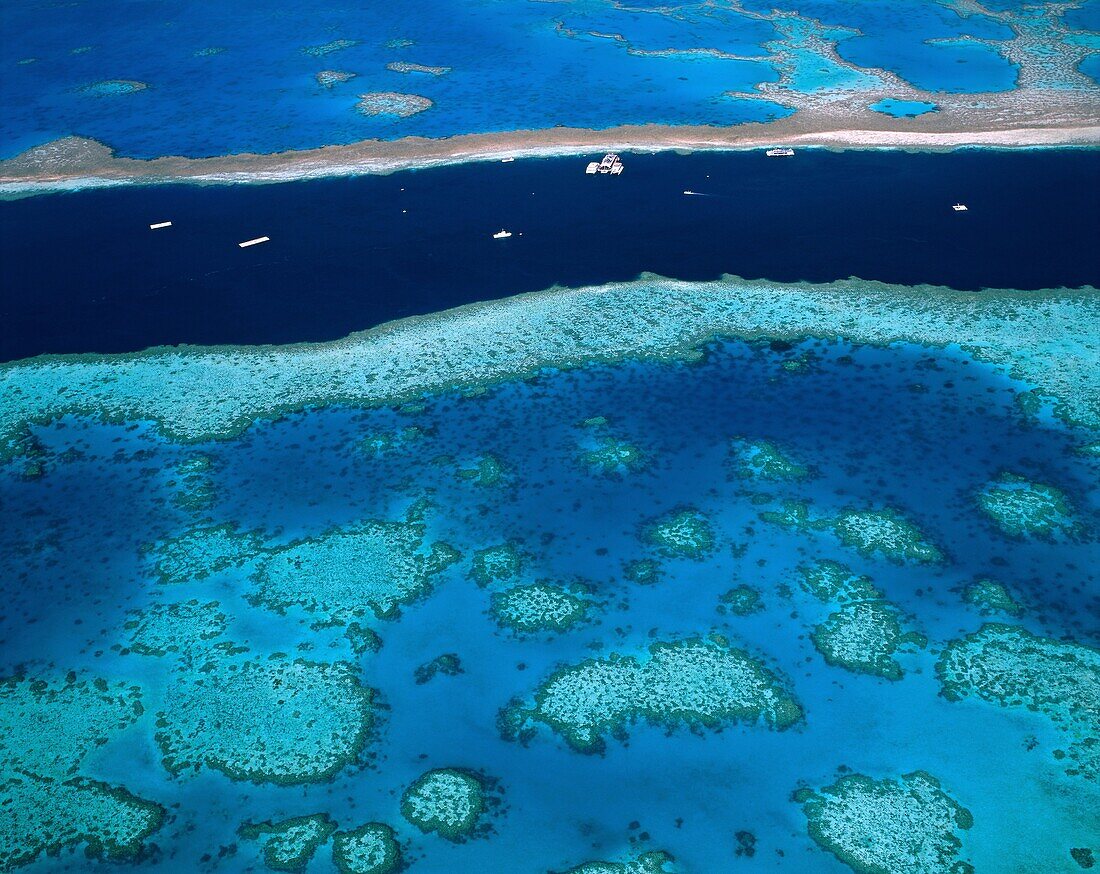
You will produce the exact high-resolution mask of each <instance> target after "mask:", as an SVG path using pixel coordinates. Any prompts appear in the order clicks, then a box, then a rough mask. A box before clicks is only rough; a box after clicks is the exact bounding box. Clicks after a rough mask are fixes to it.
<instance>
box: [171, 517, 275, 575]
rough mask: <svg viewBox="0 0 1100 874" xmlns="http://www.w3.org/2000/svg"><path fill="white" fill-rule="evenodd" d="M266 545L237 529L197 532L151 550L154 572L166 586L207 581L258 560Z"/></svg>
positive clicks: (223, 527) (214, 528)
mask: <svg viewBox="0 0 1100 874" xmlns="http://www.w3.org/2000/svg"><path fill="white" fill-rule="evenodd" d="M262 548H263V541H262V540H261V539H260V537H259V536H258V535H257V534H254V533H252V532H239V531H238V530H237V526H236V525H230V524H226V525H213V526H210V527H206V528H193V529H191V530H190V531H187V532H185V533H183V534H181V535H179V536H178V537H173V538H170V539H168V540H161V541H159V542H157V543H155V544H153V546H152V547H151V548H150V554H151V557H152V559H153V571H154V573H155V574H156V576H157V578H158V580H159V581H160V582H161V583H162V584H164V585H170V584H172V583H186V582H190V581H192V580H204V579H206V578H207V577H209V576H210V575H211V574H216V573H220V572H221V571H224V570H229V569H231V568H238V567H241V566H242V565H244V564H246V563H247V562H249V561H251V560H252V559H253V558H255V557H256V556H257V555H258V554H259V553H260V551H261V550H262Z"/></svg>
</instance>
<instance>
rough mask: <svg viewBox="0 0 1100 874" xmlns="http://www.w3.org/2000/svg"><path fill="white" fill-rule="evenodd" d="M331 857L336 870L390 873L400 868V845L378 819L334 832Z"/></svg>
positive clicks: (359, 873) (348, 873)
mask: <svg viewBox="0 0 1100 874" xmlns="http://www.w3.org/2000/svg"><path fill="white" fill-rule="evenodd" d="M332 861H333V864H335V865H336V869H337V870H338V871H339V872H340V874H393V872H395V871H400V870H401V848H400V847H399V846H398V844H397V838H396V837H395V835H394V831H393V829H392V828H390V827H389V826H388V825H385V824H384V823H380V822H368V823H366V824H365V825H361V826H359V828H357V829H353V830H352V831H347V832H337V834H336V837H335V838H333V841H332Z"/></svg>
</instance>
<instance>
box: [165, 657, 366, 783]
mask: <svg viewBox="0 0 1100 874" xmlns="http://www.w3.org/2000/svg"><path fill="white" fill-rule="evenodd" d="M372 699H373V692H372V691H371V690H370V689H368V688H366V687H365V686H363V685H361V684H360V682H359V679H358V676H357V672H356V671H355V669H354V668H352V666H351V665H347V664H343V663H334V664H321V663H316V662H309V661H306V660H304V659H295V660H291V659H289V658H286V657H278V656H272V657H271V658H268V659H265V660H259V659H253V660H247V661H246V660H242V658H241V657H236V658H227V657H225V656H223V655H220V654H218V655H216V656H212V657H211V658H210V659H209V660H208V661H207V662H206V663H205V664H203V665H201V666H195V667H194V668H193V669H188V670H186V671H180V672H177V673H175V674H174V675H173V676H172V680H171V683H170V684H169V687H168V689H167V690H166V691H165V694H164V701H163V710H161V712H159V713H158V714H157V732H156V741H157V745H158V746H159V747H160V750H161V753H162V755H163V763H164V766H165V768H167V769H168V770H169V771H170V772H171V773H172V774H180V773H183V772H184V771H186V770H197V769H199V768H200V767H203V766H206V767H209V768H213V769H215V770H218V771H221V772H222V773H224V774H226V775H228V776H229V777H231V778H232V779H234V780H251V781H254V782H257V783H260V782H270V783H278V784H282V785H292V784H297V783H312V782H321V781H324V780H327V779H328V778H330V777H332V776H333V775H334V774H336V773H337V772H338V771H340V770H342V769H343V768H345V767H347V766H348V765H351V764H354V763H355V762H356V761H358V759H359V755H360V753H362V751H363V749H364V747H365V746H366V743H367V740H368V737H369V734H370V729H371V727H372V725H373V722H374V709H373V707H372Z"/></svg>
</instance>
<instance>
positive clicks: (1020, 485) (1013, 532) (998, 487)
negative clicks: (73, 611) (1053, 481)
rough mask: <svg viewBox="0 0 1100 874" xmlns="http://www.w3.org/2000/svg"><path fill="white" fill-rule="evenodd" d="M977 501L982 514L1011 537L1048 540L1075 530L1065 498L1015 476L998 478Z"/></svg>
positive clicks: (979, 494) (1047, 488) (1054, 490)
mask: <svg viewBox="0 0 1100 874" xmlns="http://www.w3.org/2000/svg"><path fill="white" fill-rule="evenodd" d="M977 501H978V507H979V508H980V509H981V511H982V512H983V513H985V515H986V516H988V517H989V518H990V519H991V520H992V522H993V524H994V525H996V526H997V527H998V528H999V529H1000V530H1001V531H1003V532H1004V533H1005V534H1007V535H1009V536H1010V537H1038V538H1043V539H1048V540H1049V539H1052V538H1054V537H1055V536H1056V535H1070V536H1072V535H1074V534H1075V533H1076V532H1077V529H1078V526H1077V524H1076V522H1075V521H1074V512H1073V507H1072V505H1071V504H1070V502H1069V498H1067V497H1066V496H1065V494H1063V493H1062V492H1061V491H1059V490H1058V489H1056V488H1055V487H1054V486H1048V485H1044V484H1043V483H1037V482H1032V481H1031V480H1028V479H1026V478H1024V477H1022V476H1016V475H1015V474H1011V473H1004V474H1001V476H1000V477H998V478H997V479H996V480H994V481H993V482H991V483H990V484H989V485H987V486H986V487H985V488H984V489H983V490H982V491H981V492H979V493H978V497H977Z"/></svg>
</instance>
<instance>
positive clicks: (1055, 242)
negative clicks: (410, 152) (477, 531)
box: [0, 149, 1100, 360]
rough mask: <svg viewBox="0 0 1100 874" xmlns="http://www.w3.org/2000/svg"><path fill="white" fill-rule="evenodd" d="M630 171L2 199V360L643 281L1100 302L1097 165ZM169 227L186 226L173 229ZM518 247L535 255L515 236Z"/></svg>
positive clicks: (723, 161) (644, 162)
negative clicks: (987, 291)
mask: <svg viewBox="0 0 1100 874" xmlns="http://www.w3.org/2000/svg"><path fill="white" fill-rule="evenodd" d="M595 157H599V156H595ZM623 157H624V160H625V164H626V170H625V172H624V173H623V174H622V175H621V176H619V177H614V178H612V177H607V176H599V177H592V176H586V175H585V174H584V172H583V171H584V166H585V164H586V163H587V160H588V159H587V158H584V157H578V158H560V159H545V160H537V159H532V160H519V161H515V162H513V163H509V164H501V163H486V164H472V165H465V166H458V167H446V168H437V169H431V170H422V171H416V172H406V173H398V174H394V175H391V176H380V177H378V176H375V177H361V178H353V179H333V180H323V181H310V182H298V183H293V184H280V185H266V186H210V187H196V186H191V185H162V186H149V187H141V188H116V189H109V190H92V191H85V192H80V193H76V194H58V195H51V196H48V197H37V198H31V199H28V200H22V201H15V202H6V203H0V360H13V359H18V358H24V357H28V356H31V355H37V354H40V353H67V352H133V351H138V350H141V349H145V348H147V347H150V346H156V345H163V344H179V343H195V344H224V343H246V344H253V343H288V342H297V341H306V340H311V341H319V340H333V339H337V338H339V337H343V336H345V335H347V334H349V333H351V332H353V331H357V330H363V329H365V328H369V327H371V326H373V325H377V324H381V323H383V322H386V321H390V320H393V319H397V318H403V317H406V316H412V315H424V314H427V313H432V312H436V311H439V310H443V309H446V308H449V307H453V306H458V305H461V304H464V303H470V302H473V301H479V300H487V299H492V298H499V297H505V296H508V295H513V294H519V293H522V292H528V291H540V290H542V289H545V288H548V287H550V286H553V285H555V284H559V285H564V286H581V285H598V284H601V283H606V282H617V281H626V280H630V279H634V278H635V277H636V276H638V274H639V273H641V272H643V271H650V272H654V273H658V274H661V275H664V276H670V277H675V278H681V279H691V280H707V279H716V278H718V277H719V276H721V275H722V274H723V273H728V274H733V275H737V276H742V277H745V278H766V279H771V280H777V281H783V282H794V281H807V282H829V281H832V280H836V279H846V278H848V277H850V276H856V277H859V278H863V279H874V280H879V281H883V282H891V283H897V284H901V285H918V284H924V283H927V284H935V285H945V286H949V287H952V288H957V289H963V290H973V291H978V290H980V289H982V288H1021V289H1036V288H1057V287H1063V286H1064V287H1069V288H1076V287H1080V286H1084V285H1093V286H1096V285H1100V256H1098V254H1097V250H1096V246H1095V245H1094V243H1095V240H1097V239H1100V213H1098V211H1097V210H1096V208H1095V206H1096V203H1095V201H1096V197H1095V194H1096V191H1097V190H1098V187H1100V156H1098V155H1097V154H1096V153H1095V152H1094V151H1088V150H1080V151H1075V150H1068V151H1058V152H1049V151H1029V152H1012V153H1008V152H988V151H980V150H973V151H960V152H955V153H952V154H943V155H930V154H905V153H901V152H845V153H830V152H826V151H824V150H812V149H811V150H799V151H798V153H797V154H796V155H795V156H794V157H793V158H790V159H770V158H766V157H765V156H764V155H763V153H761V152H752V153H717V154H694V155H673V154H662V155H636V154H626V155H624V156H623ZM684 191H692V192H695V193H694V194H690V195H686V194H684ZM960 201H961V202H963V203H965V204H967V205H968V207H969V209H968V211H967V212H955V211H953V210H952V209H951V206H952V204H954V203H957V202H960ZM160 221H172V222H173V226H172V227H171V228H167V229H163V230H157V231H151V230H149V225H150V224H151V223H155V222H160ZM501 228H506V229H507V230H509V231H511V232H512V234H513V236H512V237H511V238H509V239H505V240H495V239H493V237H492V235H493V233H495V232H497V231H498V230H500V229H501ZM261 235H267V236H270V237H271V241H270V242H268V243H264V244H262V245H258V246H254V247H252V248H249V249H243V250H242V249H240V248H239V247H238V246H237V243H238V242H241V241H243V240H248V239H252V238H254V237H258V236H261Z"/></svg>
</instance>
